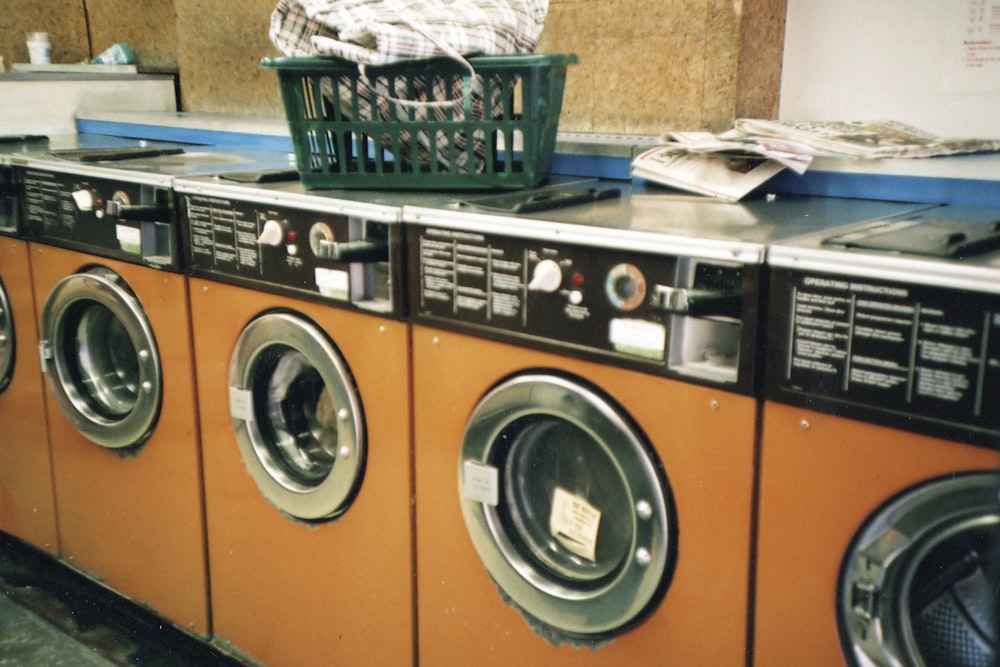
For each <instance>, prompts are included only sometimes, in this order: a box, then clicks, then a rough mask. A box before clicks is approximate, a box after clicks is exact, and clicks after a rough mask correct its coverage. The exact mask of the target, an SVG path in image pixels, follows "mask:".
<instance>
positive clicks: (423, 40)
mask: <svg viewBox="0 0 1000 667" xmlns="http://www.w3.org/2000/svg"><path fill="white" fill-rule="evenodd" d="M547 12H548V0H333V1H330V0H280V2H279V4H278V7H277V9H275V11H274V13H273V15H272V17H271V39H272V41H273V42H274V44H275V45H276V46H277V47H278V49H279V50H280V51H281V52H282V53H283V54H285V55H286V56H337V57H340V58H344V59H346V60H351V61H353V62H357V63H362V64H368V65H384V64H389V63H393V62H398V61H400V60H408V59H414V58H429V57H435V56H444V55H451V54H449V53H448V51H446V50H445V49H444V48H442V46H441V45H442V44H443V45H446V46H447V47H448V48H451V49H454V50H455V51H457V52H458V53H462V54H474V53H483V54H505V53H530V52H531V51H533V50H534V48H535V45H536V44H537V42H538V38H539V36H540V35H541V32H542V27H543V26H544V23H545V15H546V13H547Z"/></svg>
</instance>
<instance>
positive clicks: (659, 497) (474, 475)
mask: <svg viewBox="0 0 1000 667" xmlns="http://www.w3.org/2000/svg"><path fill="white" fill-rule="evenodd" d="M459 479H460V484H459V486H460V496H461V503H462V510H463V515H464V518H465V523H466V527H467V528H468V531H469V535H470V537H471V538H472V542H473V544H474V545H475V548H476V550H477V551H478V553H479V556H480V558H481V559H482V562H483V564H484V565H485V566H486V569H487V570H488V571H489V573H490V575H491V576H492V577H493V579H494V581H495V582H496V583H497V585H498V586H499V588H500V590H501V593H502V595H503V596H504V597H505V599H508V598H509V600H508V601H509V602H512V603H513V605H514V606H516V607H518V608H519V610H520V611H521V612H522V614H523V615H524V616H525V618H526V619H527V620H528V622H529V624H530V625H531V626H532V628H533V629H534V630H535V631H536V632H537V633H539V634H541V635H542V636H544V637H545V638H546V639H548V640H549V641H550V642H552V643H555V644H558V643H573V644H581V643H588V642H589V643H591V644H592V645H593V644H595V642H599V641H601V640H605V639H610V638H612V637H614V636H616V635H617V634H619V633H621V632H623V631H625V630H626V629H628V628H629V627H632V626H633V625H635V624H636V623H638V622H639V621H640V620H642V619H643V618H645V616H646V615H648V613H649V612H650V611H651V610H652V609H653V608H655V606H656V604H657V603H658V602H659V600H660V599H661V598H662V596H663V593H664V592H665V590H666V586H667V583H668V580H669V576H670V571H671V570H672V565H673V561H674V556H673V554H674V551H675V548H676V545H675V539H674V535H675V532H674V512H673V506H672V500H671V494H670V490H669V487H668V486H667V481H666V478H665V476H664V474H663V472H662V470H661V466H660V464H659V462H658V461H657V459H656V457H655V455H654V453H653V450H652V448H651V447H650V446H649V445H648V443H647V442H646V441H645V439H644V437H643V435H642V434H641V433H640V432H639V430H638V429H637V427H635V426H634V425H633V424H632V422H631V421H630V420H629V418H628V417H627V415H626V414H625V413H624V412H623V411H622V410H621V409H620V408H619V407H618V406H617V405H615V404H613V403H612V401H611V400H610V399H608V398H606V397H605V396H603V395H602V394H600V393H599V392H598V391H597V390H595V389H592V388H591V387H589V386H588V385H586V384H584V383H582V382H580V381H578V380H576V379H569V378H566V377H563V376H560V375H555V374H548V373H531V374H523V375H518V376H515V377H513V378H511V379H508V380H507V381H505V382H503V383H501V384H500V385H498V386H497V387H495V388H494V389H493V390H491V391H490V392H489V393H488V394H487V395H486V396H485V397H483V398H482V400H481V401H480V402H479V403H478V405H477V406H476V408H475V410H474V411H473V413H472V415H471V417H470V418H469V421H468V424H467V428H466V430H465V434H464V436H463V440H462V449H461V456H460V461H459Z"/></svg>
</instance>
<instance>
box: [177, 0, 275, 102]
mask: <svg viewBox="0 0 1000 667" xmlns="http://www.w3.org/2000/svg"><path fill="white" fill-rule="evenodd" d="M276 4H277V2H276V0H240V2H239V3H234V2H218V0H174V7H175V9H176V12H177V36H178V61H179V63H180V82H181V100H182V103H183V106H184V110H185V111H210V112H221V113H235V114H246V115H254V116H272V117H273V116H283V115H284V111H283V110H282V107H281V99H280V97H279V95H280V93H279V91H278V82H277V77H276V75H275V73H274V72H272V71H271V70H265V69H262V68H261V67H260V59H261V58H263V57H265V56H270V55H278V52H277V50H276V49H275V48H274V46H273V45H272V44H271V40H270V39H269V38H268V36H267V31H268V26H269V22H270V18H271V12H272V10H273V9H274V7H275V5H276Z"/></svg>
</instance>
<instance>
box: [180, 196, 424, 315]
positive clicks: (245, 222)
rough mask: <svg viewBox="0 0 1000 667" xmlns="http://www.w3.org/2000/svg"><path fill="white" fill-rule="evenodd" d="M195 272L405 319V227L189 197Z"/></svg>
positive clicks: (189, 245) (185, 201) (187, 230)
mask: <svg viewBox="0 0 1000 667" xmlns="http://www.w3.org/2000/svg"><path fill="white" fill-rule="evenodd" d="M180 196H181V199H182V207H183V210H184V213H183V221H184V222H183V226H184V240H185V249H186V253H187V263H188V267H189V269H190V272H191V274H192V275H195V276H202V277H207V278H212V279H215V280H220V281H222V282H230V283H233V284H239V285H244V286H248V287H252V288H254V289H261V290H265V291H271V292H275V293H281V294H288V295H290V296H295V297H299V298H305V299H309V300H314V301H320V302H323V303H329V304H331V305H337V306H341V307H347V308H357V309H361V310H365V311H369V312H375V313H378V314H382V315H386V316H390V317H402V316H403V315H405V313H404V310H403V306H402V304H403V299H402V298H401V295H400V294H399V293H398V292H399V290H401V285H402V281H401V280H400V276H399V275H397V274H399V273H400V272H401V268H400V266H399V265H400V264H401V256H402V251H401V242H402V239H401V238H400V231H399V225H397V224H391V223H388V222H384V221H378V220H369V219H366V218H364V217H355V216H348V215H340V214H335V213H330V212H325V211H322V210H311V209H303V208H299V207H293V206H283V205H280V204H276V203H256V202H250V201H242V200H235V199H229V198H226V197H220V196H214V195H201V194H190V193H183V194H181V195H180Z"/></svg>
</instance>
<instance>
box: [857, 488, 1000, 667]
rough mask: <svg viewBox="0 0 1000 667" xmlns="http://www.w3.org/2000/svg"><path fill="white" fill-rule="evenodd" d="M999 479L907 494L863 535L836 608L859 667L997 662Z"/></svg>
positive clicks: (986, 665) (967, 666) (982, 666)
mask: <svg viewBox="0 0 1000 667" xmlns="http://www.w3.org/2000/svg"><path fill="white" fill-rule="evenodd" d="M998 493H1000V474H993V473H980V474H965V475H960V476H954V477H948V478H943V479H938V480H933V481H930V482H928V483H926V484H922V485H919V486H916V487H914V488H911V489H909V490H908V491H906V492H905V493H903V494H901V495H899V496H897V497H896V498H894V499H893V500H892V501H890V502H889V503H888V504H887V505H886V506H885V507H883V508H881V509H880V510H879V511H878V512H876V513H875V514H874V515H873V516H872V517H871V518H870V519H869V521H868V522H867V523H866V525H865V526H863V527H862V529H861V530H860V532H859V533H858V535H857V536H856V538H855V540H854V543H853V545H852V547H851V549H850V550H849V551H848V553H847V556H846V558H845V560H844V565H843V568H842V573H841V578H840V590H839V601H838V608H839V611H840V632H841V638H842V640H843V643H844V647H845V652H846V653H847V654H848V655H849V657H850V658H851V659H852V660H853V661H854V664H855V665H859V666H864V667H869V666H872V665H878V666H880V667H881V666H887V667H888V666H892V667H895V666H897V665H912V666H914V667H990V666H996V665H998V664H1000V613H998V612H1000V610H998V606H1000V596H998V595H997V591H998V590H1000V497H998Z"/></svg>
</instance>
